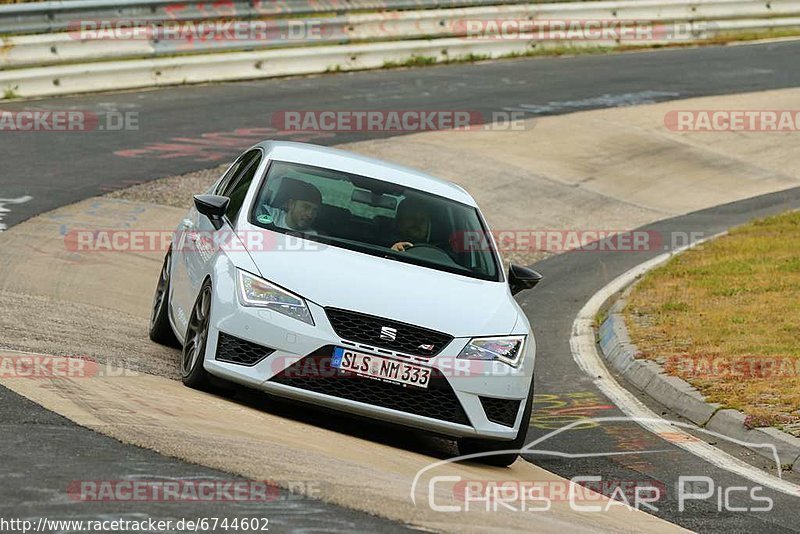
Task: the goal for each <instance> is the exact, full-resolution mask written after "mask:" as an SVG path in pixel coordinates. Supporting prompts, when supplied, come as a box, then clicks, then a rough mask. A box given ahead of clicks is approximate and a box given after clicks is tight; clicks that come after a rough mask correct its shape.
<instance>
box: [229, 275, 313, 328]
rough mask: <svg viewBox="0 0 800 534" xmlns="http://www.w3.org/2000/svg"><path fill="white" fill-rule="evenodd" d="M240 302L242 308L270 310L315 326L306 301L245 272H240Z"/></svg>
mask: <svg viewBox="0 0 800 534" xmlns="http://www.w3.org/2000/svg"><path fill="white" fill-rule="evenodd" d="M239 302H241V303H242V306H254V307H258V308H268V309H270V310H272V311H276V312H278V313H282V314H283V315H288V316H289V317H292V318H294V319H298V320H300V321H303V322H304V323H308V324H310V325H312V326H313V325H314V319H312V318H311V312H310V311H309V309H308V306H307V305H306V301H305V300H303V299H302V298H300V297H298V296H297V295H294V294H292V293H289V292H288V291H286V290H285V289H281V288H279V287H278V286H276V285H273V284H270V283H269V282H267V281H266V280H264V279H261V278H259V277H257V276H253V275H252V274H250V273H246V272H244V271H239Z"/></svg>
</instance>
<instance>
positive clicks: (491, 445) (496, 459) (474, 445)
mask: <svg viewBox="0 0 800 534" xmlns="http://www.w3.org/2000/svg"><path fill="white" fill-rule="evenodd" d="M532 410H533V381H531V391H530V393H529V394H528V400H527V402H526V403H525V409H524V411H523V412H522V421H521V422H520V424H519V431H518V432H517V437H516V438H514V439H513V440H511V441H497V440H491V439H474V438H460V439H459V440H458V453H459V454H460V455H461V456H465V455H467V454H477V453H486V452H494V451H505V450H515V451H517V450H519V449H521V448H522V447H524V446H525V445H527V442H526V441H525V438H526V437H527V435H528V426H529V425H530V420H531V411H532ZM517 458H519V453H517V452H513V453H512V452H508V453H501V454H492V455H487V456H479V457H477V458H472V459H471V460H473V461H475V462H480V463H482V464H486V465H492V466H495V467H508V466H510V465H511V464H513V463H514V462H515V461H517Z"/></svg>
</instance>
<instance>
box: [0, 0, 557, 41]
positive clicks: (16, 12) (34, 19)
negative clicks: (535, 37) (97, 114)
mask: <svg viewBox="0 0 800 534" xmlns="http://www.w3.org/2000/svg"><path fill="white" fill-rule="evenodd" d="M565 1H566V0H565ZM528 2H530V0H282V1H280V2H277V1H274V0H272V1H269V0H227V1H225V2H197V1H194V2H191V1H189V2H177V1H176V0H118V1H115V2H111V1H110V0H66V1H63V0H62V1H49V2H33V3H27V4H10V5H0V34H32V33H48V32H59V31H66V30H68V29H69V24H70V22H72V21H75V20H78V19H86V18H89V19H95V20H96V19H111V18H124V19H143V20H148V21H189V20H193V21H198V20H214V19H220V18H227V19H231V18H235V19H238V20H247V19H257V18H262V17H280V16H298V15H310V14H315V13H316V14H319V13H352V12H358V11H390V10H391V11H402V10H413V9H442V8H454V7H469V6H485V5H497V4H514V3H528Z"/></svg>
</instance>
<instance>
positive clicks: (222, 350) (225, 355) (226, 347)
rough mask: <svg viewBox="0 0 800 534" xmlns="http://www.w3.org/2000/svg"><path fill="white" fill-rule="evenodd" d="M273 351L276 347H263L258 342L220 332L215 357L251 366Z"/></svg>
mask: <svg viewBox="0 0 800 534" xmlns="http://www.w3.org/2000/svg"><path fill="white" fill-rule="evenodd" d="M273 352H275V349H271V348H269V347H263V346H261V345H258V344H256V343H252V342H250V341H245V340H244V339H239V338H238V337H234V336H231V335H229V334H226V333H224V332H220V333H219V338H218V339H217V355H216V356H215V357H214V359H215V360H217V361H218V362H226V363H235V364H237V365H246V366H248V367H251V366H253V365H255V364H257V363H258V362H260V361H261V360H263V359H264V358H266V357H267V356H269V355H270V354H272V353H273Z"/></svg>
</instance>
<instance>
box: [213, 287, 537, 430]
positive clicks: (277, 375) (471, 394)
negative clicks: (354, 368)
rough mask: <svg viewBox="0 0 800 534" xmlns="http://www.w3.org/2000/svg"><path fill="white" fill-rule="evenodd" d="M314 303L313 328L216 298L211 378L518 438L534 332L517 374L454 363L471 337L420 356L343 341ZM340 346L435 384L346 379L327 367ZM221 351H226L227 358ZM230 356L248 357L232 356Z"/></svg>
mask: <svg viewBox="0 0 800 534" xmlns="http://www.w3.org/2000/svg"><path fill="white" fill-rule="evenodd" d="M308 305H309V308H310V309H311V314H312V316H313V318H314V322H315V323H316V324H315V325H314V326H311V325H308V324H305V323H303V322H300V321H297V320H295V319H292V318H290V317H286V316H284V315H282V314H279V313H275V312H272V311H270V310H265V309H258V308H249V307H243V306H241V305H239V303H238V301H237V300H236V299H235V298H234V299H230V298H229V297H228V298H220V297H219V296H218V295H215V297H214V303H213V305H212V314H211V328H210V330H209V337H208V344H207V349H206V355H205V360H204V367H205V368H206V370H208V371H209V372H210V373H211V374H213V375H216V376H219V377H222V378H225V379H228V380H231V381H234V382H237V383H241V384H244V385H247V386H250V387H253V388H257V389H261V390H263V391H266V392H268V393H270V394H274V395H277V396H281V397H286V398H290V399H295V400H299V401H304V402H309V403H312V404H315V405H320V406H325V407H328V408H333V409H336V410H341V411H343V412H347V413H352V414H355V415H360V416H366V417H371V418H375V419H379V420H382V421H387V422H390V423H395V424H400V425H405V426H410V427H414V428H419V429H424V430H428V431H431V432H435V433H438V434H443V435H446V436H452V437H484V438H491V439H498V440H509V439H514V438H515V437H516V435H517V431H518V429H519V427H520V424H521V418H522V413H523V411H524V405H525V400H526V399H527V398H528V394H529V389H530V387H531V384H532V376H533V364H534V355H535V343H534V340H533V337H532V336H531V335H530V334H528V339H527V342H526V344H525V349H524V350H525V357H524V359H523V362H522V365H521V366H520V368H519V369H512V368H511V367H509V366H508V365H506V364H504V363H501V362H482V361H481V362H477V361H468V360H459V359H456V358H455V356H456V355H457V354H459V352H461V350H462V349H463V348H464V347H465V346H466V344H467V343H468V342H469V338H455V339H453V340H452V341H451V342H450V343H449V344H448V345H447V346H446V347H445V348H444V349H443V350H442V351H441V352H440V353H439V354H437V355H436V356H433V357H430V358H414V357H411V356H406V355H401V354H399V353H392V352H391V351H386V350H382V349H380V348H378V347H370V346H366V345H363V344H361V343H358V344H357V343H353V342H351V341H349V340H346V339H342V338H340V337H339V336H338V335H337V334H336V332H335V331H334V329H333V327H332V325H331V324H330V322H329V321H328V318H327V315H326V313H325V310H324V309H323V308H321V307H320V306H317V305H315V304H313V303H311V302H309V303H308ZM220 342H222V343H221V344H220ZM336 346H339V347H345V348H352V349H354V350H357V351H359V352H363V353H369V354H376V355H378V356H384V357H392V358H396V359H402V360H405V361H409V362H413V363H417V364H419V365H424V366H428V367H431V368H432V369H433V371H432V377H431V382H430V385H429V387H428V388H427V389H421V388H415V387H413V386H408V387H404V386H402V385H400V384H393V383H386V382H382V381H378V380H373V379H370V378H366V377H360V376H352V375H348V376H341V372H339V371H338V370H335V369H333V370H332V369H331V368H330V365H329V363H330V357H331V355H332V352H333V348H334V347H336ZM220 348H223V349H224V351H225V354H222V355H221V356H220V354H218V349H220ZM231 351H234V352H236V351H241V352H242V353H243V354H247V355H248V356H247V357H246V358H243V359H241V358H235V357H231V355H230V354H229V353H230V352H231ZM387 352H388V353H389V354H388V355H387ZM221 360H228V361H221ZM234 360H243V361H244V362H246V364H242V363H241V362H240V363H232V361H234Z"/></svg>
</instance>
